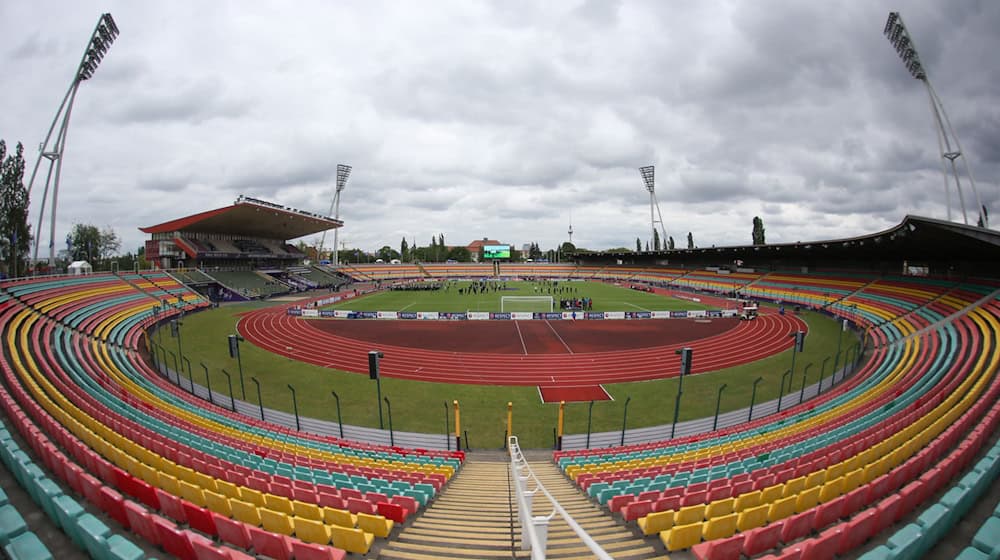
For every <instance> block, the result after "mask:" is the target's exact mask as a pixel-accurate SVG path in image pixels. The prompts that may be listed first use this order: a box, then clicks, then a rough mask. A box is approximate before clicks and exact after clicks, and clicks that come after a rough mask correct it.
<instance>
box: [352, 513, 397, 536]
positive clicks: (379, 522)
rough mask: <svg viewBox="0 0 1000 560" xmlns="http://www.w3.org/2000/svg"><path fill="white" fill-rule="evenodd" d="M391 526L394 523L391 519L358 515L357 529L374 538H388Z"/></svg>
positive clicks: (367, 514)
mask: <svg viewBox="0 0 1000 560" xmlns="http://www.w3.org/2000/svg"><path fill="white" fill-rule="evenodd" d="M393 524H394V522H393V520H392V519H386V518H385V517H382V516H381V515H372V514H370V513H358V528H359V529H361V530H362V531H364V532H366V533H371V534H373V535H375V536H376V537H382V538H385V537H388V536H389V533H391V532H392V526H393Z"/></svg>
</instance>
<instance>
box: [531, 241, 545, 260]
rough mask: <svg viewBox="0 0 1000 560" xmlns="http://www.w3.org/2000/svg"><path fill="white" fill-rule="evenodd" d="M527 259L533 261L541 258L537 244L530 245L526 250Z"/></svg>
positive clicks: (540, 251)
mask: <svg viewBox="0 0 1000 560" xmlns="http://www.w3.org/2000/svg"><path fill="white" fill-rule="evenodd" d="M528 258H529V259H531V260H535V261H537V260H538V259H540V258H542V250H541V249H540V248H539V247H538V243H532V244H531V246H530V247H529V248H528Z"/></svg>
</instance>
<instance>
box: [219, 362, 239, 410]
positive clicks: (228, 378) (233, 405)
mask: <svg viewBox="0 0 1000 560" xmlns="http://www.w3.org/2000/svg"><path fill="white" fill-rule="evenodd" d="M222 374H223V375H225V376H226V383H227V384H228V385H229V405H230V408H232V409H233V412H236V398H235V397H233V376H231V375H229V372H228V371H226V370H222Z"/></svg>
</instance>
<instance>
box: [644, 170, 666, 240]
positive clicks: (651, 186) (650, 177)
mask: <svg viewBox="0 0 1000 560" xmlns="http://www.w3.org/2000/svg"><path fill="white" fill-rule="evenodd" d="M654 171H655V166H652V165H647V166H644V167H640V168H639V174H640V175H642V182H643V183H644V184H645V185H646V190H647V191H649V225H650V227H651V229H652V231H653V237H652V238H650V240H649V243H650V247H653V248H654V250H655V243H654V241H655V239H656V221H657V220H656V218H655V217H654V214H653V209H654V208H655V209H656V214H657V215H659V217H660V220H659V222H660V230H661V231H662V232H663V238H662V239H661V241H662V243H663V244H664V245H663V246H664V247H665V246H666V243H667V230H666V227H665V226H664V225H663V213H662V212H660V203H659V201H657V200H656V192H655V190H656V183H655V180H654Z"/></svg>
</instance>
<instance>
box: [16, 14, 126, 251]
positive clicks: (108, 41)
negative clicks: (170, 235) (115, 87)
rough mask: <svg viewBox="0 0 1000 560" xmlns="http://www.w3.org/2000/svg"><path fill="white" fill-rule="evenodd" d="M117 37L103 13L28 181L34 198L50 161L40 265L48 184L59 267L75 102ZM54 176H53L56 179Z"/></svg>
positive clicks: (114, 26) (40, 216) (115, 27)
mask: <svg viewBox="0 0 1000 560" xmlns="http://www.w3.org/2000/svg"><path fill="white" fill-rule="evenodd" d="M117 38H118V25H117V24H115V20H114V18H112V17H111V14H109V13H106V14H102V15H101V17H100V18H99V19H98V20H97V25H96V26H94V32H93V33H91V35H90V41H89V42H88V43H87V48H86V50H84V51H83V57H82V58H81V59H80V65H79V66H78V67H77V69H76V73H75V74H74V75H73V81H72V82H71V83H70V85H69V90H67V91H66V95H65V96H64V97H63V100H62V103H60V104H59V110H58V111H57V112H56V116H55V117H54V118H53V119H52V124H51V125H49V132H48V134H46V135H45V141H44V142H42V144H41V145H40V146H39V150H38V151H39V155H40V157H39V158H38V159H37V160H35V167H34V169H32V171H31V178H30V179H28V196H29V197H30V196H31V190H32V187H34V184H35V177H36V175H37V174H38V166H39V164H40V163H41V162H42V159H47V160H48V161H49V169H48V172H46V174H45V190H43V191H42V204H41V208H40V209H39V212H38V225H37V226H36V228H35V248H34V251H33V254H32V262H34V263H36V264H37V263H38V244H39V242H40V239H41V231H42V220H43V219H44V217H45V204H46V201H47V199H48V196H49V185H50V184H51V186H52V207H51V214H52V215H51V217H50V218H49V220H50V223H49V268H50V269H52V268H53V267H55V264H56V241H55V240H56V206H57V202H58V199H59V178H60V176H61V175H62V160H63V152H64V150H65V149H66V134H67V132H68V131H69V118H70V115H72V113H73V102H74V101H75V100H76V92H77V89H79V87H80V84H81V83H82V82H83V81H85V80H89V79H90V78H91V77H93V75H94V72H95V71H96V70H97V67H98V66H99V65H100V63H101V60H102V59H103V58H104V55H106V54H107V53H108V49H110V48H111V45H112V44H113V43H114V42H115V39H117ZM56 123H59V131H58V132H57V133H56V138H55V141H54V143H53V144H52V145H51V147H50V144H49V141H50V140H52V133H53V132H54V131H55V130H56ZM53 175H54V176H53Z"/></svg>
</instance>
